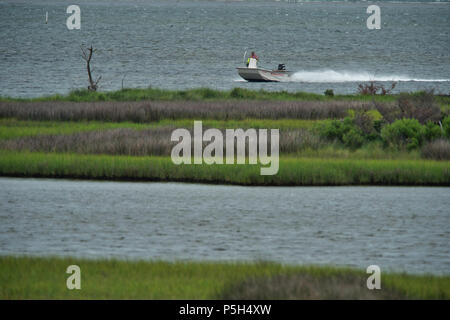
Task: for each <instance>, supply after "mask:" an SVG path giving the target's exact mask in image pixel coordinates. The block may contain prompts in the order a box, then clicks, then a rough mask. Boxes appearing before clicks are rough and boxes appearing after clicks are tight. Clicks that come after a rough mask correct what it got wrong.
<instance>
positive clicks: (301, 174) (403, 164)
mask: <svg viewBox="0 0 450 320" xmlns="http://www.w3.org/2000/svg"><path fill="white" fill-rule="evenodd" d="M260 168H261V166H260V165H206V164H202V165H178V166H177V165H174V164H173V163H172V160H171V159H170V157H131V156H108V155H81V154H67V153H47V154H46V153H30V152H14V151H2V152H1V153H0V175H2V176H16V177H48V178H79V179H102V180H132V181H174V182H177V181H178V182H197V183H219V184H237V185H250V186H251V185H271V186H302V185H307V186H314V185H317V186H325V185H429V186H448V185H450V166H449V163H448V162H446V161H432V160H359V159H319V158H290V157H281V158H280V164H279V172H278V173H277V174H276V175H273V176H262V175H260Z"/></svg>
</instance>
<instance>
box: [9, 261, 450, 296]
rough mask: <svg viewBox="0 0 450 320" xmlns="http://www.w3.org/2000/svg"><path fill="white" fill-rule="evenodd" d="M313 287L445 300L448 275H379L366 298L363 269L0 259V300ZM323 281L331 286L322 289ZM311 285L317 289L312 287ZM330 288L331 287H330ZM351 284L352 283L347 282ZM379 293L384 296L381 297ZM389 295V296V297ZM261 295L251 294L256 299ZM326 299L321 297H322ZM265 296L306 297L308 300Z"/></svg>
mask: <svg viewBox="0 0 450 320" xmlns="http://www.w3.org/2000/svg"><path fill="white" fill-rule="evenodd" d="M72 264H75V265H78V266H79V267H80V269H81V290H68V289H67V287H66V280H67V277H68V276H69V275H68V274H66V269H67V267H68V266H69V265H72ZM280 276H282V277H287V278H288V279H295V280H297V281H302V280H303V281H304V280H305V279H306V281H310V280H315V279H317V280H319V281H314V282H313V283H312V286H313V289H314V290H315V291H318V292H323V293H324V294H325V293H326V292H327V291H330V290H333V291H343V292H345V290H343V289H345V287H346V286H348V285H349V282H348V279H352V278H355V277H357V278H358V279H360V281H359V282H358V285H360V286H361V288H359V290H360V291H361V293H363V294H361V295H360V296H356V297H355V296H354V295H348V296H346V295H345V293H344V294H341V295H340V296H337V297H334V298H337V299H348V298H360V299H367V298H369V299H373V298H375V299H377V298H390V297H392V298H401V299H449V298H450V277H449V276H432V275H409V274H398V273H386V272H385V273H382V278H381V279H382V280H381V281H382V282H381V286H382V289H381V290H379V292H378V293H379V294H378V293H374V295H368V294H367V291H368V290H367V289H366V287H365V285H366V283H365V280H366V279H367V277H368V275H367V274H366V273H365V270H358V269H350V268H343V267H330V266H290V265H280V264H277V263H271V262H163V261H121V260H89V259H79V258H69V257H67V258H56V257H10V256H1V257H0V299H220V298H223V297H224V296H227V295H228V296H230V295H231V296H232V297H233V292H232V290H233V288H236V287H239V286H242V284H244V285H245V283H246V282H248V280H249V279H254V278H256V279H259V280H260V282H261V281H262V282H270V281H271V279H273V278H274V277H280ZM323 280H332V281H331V283H330V281H328V282H329V283H327V284H325V285H321V282H323ZM315 284H319V286H316V287H314V285H315ZM330 285H331V286H334V288H330ZM351 285H355V284H354V283H351ZM384 293H387V295H385V294H384ZM390 293H393V294H394V295H393V294H390ZM258 296H261V292H255V293H254V294H253V296H250V297H249V296H247V297H246V298H257V297H258ZM325 297H326V295H325ZM268 298H272V299H280V298H297V299H298V298H309V297H308V296H306V297H305V296H299V297H284V296H283V295H281V296H280V295H274V296H269V297H268Z"/></svg>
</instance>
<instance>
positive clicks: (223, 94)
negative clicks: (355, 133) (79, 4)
mask: <svg viewBox="0 0 450 320" xmlns="http://www.w3.org/2000/svg"><path fill="white" fill-rule="evenodd" d="M375 98H376V99H377V100H380V101H393V100H395V97H393V96H390V95H386V96H376V97H375ZM228 99H232V100H241V99H246V100H315V101H327V100H331V99H333V100H338V99H342V100H349V99H357V100H361V101H370V100H371V99H372V97H367V96H365V95H356V96H355V95H335V96H333V97H330V96H326V95H321V94H315V93H309V92H301V91H298V92H288V91H266V90H249V89H243V88H238V87H236V88H234V89H231V90H214V89H210V88H197V89H189V90H164V89H158V88H124V89H122V90H117V91H104V92H100V91H97V92H92V91H88V90H84V89H81V90H74V91H71V92H70V93H69V94H67V95H60V94H56V95H52V96H44V97H37V98H31V99H27V98H11V97H0V101H73V102H88V101H142V100H160V101H174V100H186V101H202V100H228Z"/></svg>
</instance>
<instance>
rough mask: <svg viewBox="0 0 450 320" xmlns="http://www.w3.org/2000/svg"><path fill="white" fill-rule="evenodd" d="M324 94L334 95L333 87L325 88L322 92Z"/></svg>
mask: <svg viewBox="0 0 450 320" xmlns="http://www.w3.org/2000/svg"><path fill="white" fill-rule="evenodd" d="M324 95H326V96H328V97H333V96H334V91H333V89H327V90H325V92H324Z"/></svg>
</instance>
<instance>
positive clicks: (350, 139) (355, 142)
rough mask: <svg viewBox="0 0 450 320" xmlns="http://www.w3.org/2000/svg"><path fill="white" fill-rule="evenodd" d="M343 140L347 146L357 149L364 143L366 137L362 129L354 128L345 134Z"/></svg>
mask: <svg viewBox="0 0 450 320" xmlns="http://www.w3.org/2000/svg"><path fill="white" fill-rule="evenodd" d="M342 141H343V142H344V144H345V145H346V146H347V147H350V148H352V149H357V148H360V147H361V146H362V145H363V144H364V142H365V139H364V137H363V136H362V133H361V132H360V131H358V130H357V129H354V128H352V129H350V130H349V131H348V132H347V133H345V134H344V136H343V137H342Z"/></svg>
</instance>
